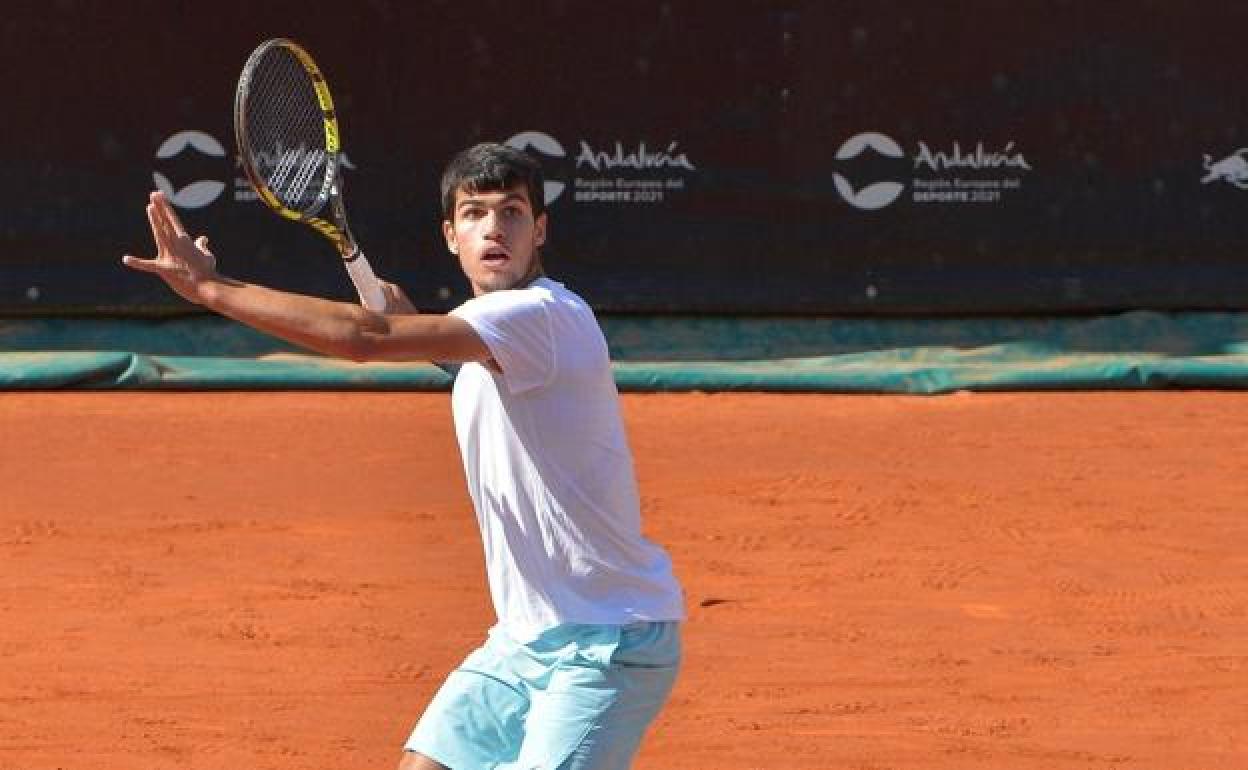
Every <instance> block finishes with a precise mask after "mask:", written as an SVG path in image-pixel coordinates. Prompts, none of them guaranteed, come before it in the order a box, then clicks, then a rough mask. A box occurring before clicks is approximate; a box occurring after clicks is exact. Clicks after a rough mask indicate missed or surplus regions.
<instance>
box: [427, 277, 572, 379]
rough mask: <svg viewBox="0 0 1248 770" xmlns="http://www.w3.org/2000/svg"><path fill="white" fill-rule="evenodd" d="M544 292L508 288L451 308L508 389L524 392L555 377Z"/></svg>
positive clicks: (531, 289) (553, 356)
mask: <svg viewBox="0 0 1248 770" xmlns="http://www.w3.org/2000/svg"><path fill="white" fill-rule="evenodd" d="M547 304H548V303H547V301H546V296H545V292H542V291H540V290H537V289H533V288H527V289H510V290H505V291H495V292H490V293H489V294H483V295H481V296H480V297H475V298H473V299H470V300H468V301H467V302H465V303H464V304H462V305H460V306H459V307H457V308H455V309H454V310H452V311H451V315H453V316H455V317H456V318H460V319H462V320H463V321H465V322H467V323H468V325H469V326H471V327H472V328H473V330H474V331H476V333H477V336H479V337H480V338H481V341H482V342H484V343H485V345H486V347H488V348H489V349H490V354H491V355H492V356H493V358H494V361H495V362H496V363H497V364H498V366H499V368H500V369H501V370H502V374H503V381H504V382H505V383H506V385H507V390H508V391H510V392H511V393H513V394H519V393H523V392H525V391H529V390H533V389H535V388H540V387H543V386H545V385H548V384H549V383H550V382H551V381H552V380H553V379H554V376H555V341H554V334H553V332H552V330H551V324H550V311H549V309H548V307H547Z"/></svg>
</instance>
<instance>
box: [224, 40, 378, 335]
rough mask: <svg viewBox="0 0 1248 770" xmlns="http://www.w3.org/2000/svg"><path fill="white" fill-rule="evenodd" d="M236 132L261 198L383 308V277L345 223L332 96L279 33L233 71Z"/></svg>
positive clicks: (363, 296)
mask: <svg viewBox="0 0 1248 770" xmlns="http://www.w3.org/2000/svg"><path fill="white" fill-rule="evenodd" d="M234 135H235V138H236V139H237V141H238V153H239V156H240V158H241V159H242V164H243V171H244V172H245V173H246V174H247V179H248V180H250V181H251V186H252V187H253V188H255V191H256V194H257V195H259V196H260V200H262V201H264V202H265V203H266V204H268V205H269V207H270V208H272V209H273V210H274V211H276V212H277V213H278V214H281V215H282V216H283V217H285V218H287V219H292V220H294V221H296V222H302V223H304V224H306V225H308V226H309V227H311V228H312V229H314V230H316V231H317V232H318V233H320V234H321V235H323V236H325V237H326V238H328V239H329V240H330V242H332V243H333V244H334V247H335V248H337V249H338V253H339V254H340V255H342V260H343V263H344V264H345V265H346V268H347V273H348V274H349V275H350V276H351V282H352V283H354V284H355V289H356V291H357V292H359V295H360V301H361V303H363V305H364V307H366V308H368V309H369V310H374V311H377V312H384V311H385V309H386V299H385V294H384V293H383V292H382V289H381V283H380V282H379V281H378V280H377V276H376V275H375V274H374V273H373V268H372V267H371V266H370V265H369V264H368V260H367V259H366V258H365V257H364V252H363V251H361V250H360V245H359V244H358V243H356V240H355V238H354V236H352V235H351V228H349V227H348V226H347V213H346V209H345V208H344V207H343V203H342V168H341V152H342V138H341V135H340V134H339V131H338V116H337V114H336V113H335V112H334V101H333V99H332V98H331V97H330V95H329V86H328V85H327V84H326V82H325V76H324V75H322V74H321V70H320V68H318V67H317V66H316V62H315V61H313V60H312V57H311V56H310V55H309V54H308V52H307V51H305V50H304V49H303V48H301V47H300V46H299V45H298V44H296V43H294V42H292V41H290V40H286V39H284V38H277V39H273V40H266V41H265V42H263V43H261V44H260V46H259V47H258V48H256V50H255V51H253V52H252V54H251V56H250V57H249V58H248V59H247V64H246V65H244V67H243V73H242V75H240V76H239V78H238V91H237V93H236V94H235V98H234Z"/></svg>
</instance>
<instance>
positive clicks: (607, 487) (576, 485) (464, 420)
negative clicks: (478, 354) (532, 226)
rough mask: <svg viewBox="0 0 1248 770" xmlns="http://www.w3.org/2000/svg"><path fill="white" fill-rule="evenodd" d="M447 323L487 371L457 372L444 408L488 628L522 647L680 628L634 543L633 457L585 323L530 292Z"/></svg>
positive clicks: (663, 558) (470, 305)
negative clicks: (646, 624) (597, 630)
mask: <svg viewBox="0 0 1248 770" xmlns="http://www.w3.org/2000/svg"><path fill="white" fill-rule="evenodd" d="M451 315H454V316H456V317H458V318H462V319H463V320H464V321H467V322H468V324H469V325H471V326H472V328H473V329H475V330H476V332H477V334H478V335H479V336H480V337H481V339H482V340H483V341H484V342H485V344H486V346H487V347H489V349H490V352H491V353H492V354H493V357H494V361H495V362H497V364H498V368H497V369H496V368H495V367H493V366H490V365H488V364H478V363H469V364H465V365H464V366H463V367H462V368H461V369H460V371H459V375H458V376H457V377H456V380H455V388H454V392H453V396H452V399H451V402H452V410H453V412H454V415H455V432H456V434H457V435H458V437H459V446H460V451H461V452H462V453H463V458H464V472H465V474H466V475H467V478H468V491H469V494H470V495H471V496H472V502H473V505H474V507H475V508H476V512H477V522H478V524H479V525H480V527H481V541H482V545H483V546H484V548H485V564H486V572H487V574H488V577H489V583H490V595H491V597H492V599H493V601H494V609H495V611H496V612H497V613H498V619H499V623H500V624H501V625H502V626H503V627H504V628H505V629H506V630H507V632H508V633H509V634H510V635H511V636H513V637H515V638H516V639H519V640H522V641H524V640H529V639H532V638H534V637H536V636H537V634H538V633H540V632H541V631H542V630H544V629H546V628H550V627H552V626H556V625H559V624H561V623H609V624H625V623H632V622H636V621H641V620H681V619H683V617H684V600H683V598H682V596H681V591H680V585H679V584H678V583H677V582H676V578H675V577H674V575H673V574H672V563H671V559H670V558H669V557H668V555H667V553H666V552H665V551H664V550H663V549H662V548H660V547H659V546H657V545H655V544H654V543H652V542H650V541H649V540H647V539H646V538H644V537H642V534H641V506H640V504H639V501H638V496H637V482H636V478H635V476H634V474H633V460H632V454H631V452H630V451H629V447H628V440H627V438H626V436H625V434H624V425H623V421H622V420H621V418H620V410H619V395H618V393H617V391H616V388H615V380H614V379H613V378H612V374H611V365H610V360H609V358H608V355H607V343H606V340H605V339H604V338H603V336H602V330H601V329H600V328H599V327H598V321H597V320H596V319H595V318H594V314H593V311H592V310H590V308H589V306H588V305H586V304H585V301H584V300H582V299H581V298H580V297H578V296H577V295H575V294H573V293H572V292H570V291H568V290H567V289H565V288H564V287H563V285H562V284H560V283H557V282H555V281H552V280H550V279H548V278H539V279H538V280H536V281H534V282H533V283H532V284H530V285H529V286H528V287H526V288H523V289H510V290H506V291H496V292H491V293H489V294H484V295H482V296H480V297H476V298H474V299H471V300H469V301H467V302H465V303H464V304H463V305H460V306H459V307H458V308H456V309H455V310H453V311H451ZM500 369H501V372H500V371H499V370H500Z"/></svg>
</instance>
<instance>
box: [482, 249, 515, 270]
mask: <svg viewBox="0 0 1248 770" xmlns="http://www.w3.org/2000/svg"><path fill="white" fill-rule="evenodd" d="M509 259H511V257H510V256H509V255H508V254H507V252H505V251H501V250H498V249H491V250H490V251H487V252H485V254H483V255H481V263H482V264H485V265H490V266H492V267H497V266H499V265H502V264H504V263H506V262H507V260H509Z"/></svg>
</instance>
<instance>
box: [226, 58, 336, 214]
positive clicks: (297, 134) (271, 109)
mask: <svg viewBox="0 0 1248 770" xmlns="http://www.w3.org/2000/svg"><path fill="white" fill-rule="evenodd" d="M245 110H246V114H245V115H244V125H245V132H246V137H247V141H246V143H245V144H246V145H247V146H246V147H244V148H243V149H244V152H246V153H247V154H248V156H249V160H250V163H251V166H252V168H253V169H255V171H256V172H257V174H258V175H259V176H260V178H261V179H262V180H263V181H264V183H265V185H266V186H267V187H268V188H269V189H270V190H271V191H272V192H273V194H274V195H276V196H277V197H278V199H279V200H281V202H282V204H283V205H285V206H286V207H288V208H290V209H293V210H295V211H303V212H309V210H310V209H312V208H314V207H315V206H316V205H317V204H318V203H319V198H320V194H321V188H322V184H323V181H324V179H325V173H326V172H327V170H328V160H329V153H328V152H326V149H325V121H324V118H323V115H322V112H321V106H320V102H319V100H318V99H317V95H316V90H315V88H314V87H313V85H312V80H311V78H310V77H309V76H308V74H307V72H306V70H305V69H304V68H303V65H302V64H301V63H300V62H299V61H298V59H296V58H295V56H294V55H293V54H292V53H290V51H288V50H287V49H285V48H282V47H280V46H278V47H275V48H273V49H271V50H269V51H268V52H266V53H265V54H264V55H263V56H262V57H261V58H260V59H259V60H258V61H257V62H255V66H254V68H253V71H252V75H251V79H250V85H249V93H248V96H247V100H246V107H245Z"/></svg>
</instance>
